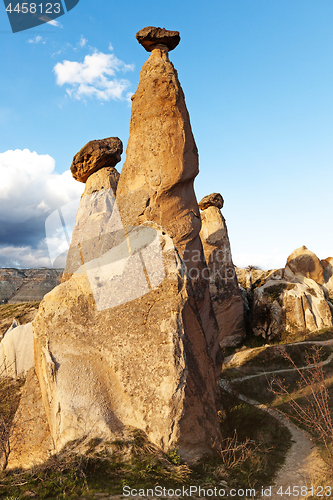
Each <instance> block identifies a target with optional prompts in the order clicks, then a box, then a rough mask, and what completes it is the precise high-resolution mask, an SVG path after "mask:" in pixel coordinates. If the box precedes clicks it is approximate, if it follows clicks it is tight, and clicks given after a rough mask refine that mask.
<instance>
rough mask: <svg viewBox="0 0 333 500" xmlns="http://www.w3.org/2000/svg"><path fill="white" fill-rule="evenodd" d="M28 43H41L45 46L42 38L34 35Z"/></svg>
mask: <svg viewBox="0 0 333 500" xmlns="http://www.w3.org/2000/svg"><path fill="white" fill-rule="evenodd" d="M28 43H43V44H45V43H46V41H45V40H44V38H43V37H42V36H39V35H36V36H35V37H34V38H30V40H28Z"/></svg>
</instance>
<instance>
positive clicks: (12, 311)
mask: <svg viewBox="0 0 333 500" xmlns="http://www.w3.org/2000/svg"><path fill="white" fill-rule="evenodd" d="M39 304H40V302H27V303H22V304H2V305H0V338H1V336H2V335H3V334H4V333H5V332H6V330H8V328H9V327H10V326H11V324H12V323H13V320H14V319H17V320H18V322H19V323H20V324H21V325H24V324H26V323H30V321H33V319H34V317H35V316H36V314H37V310H38V307H39Z"/></svg>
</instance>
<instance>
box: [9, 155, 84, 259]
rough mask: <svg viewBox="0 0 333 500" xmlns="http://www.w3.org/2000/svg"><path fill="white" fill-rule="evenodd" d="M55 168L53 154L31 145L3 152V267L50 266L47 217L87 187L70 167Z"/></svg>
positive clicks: (74, 198)
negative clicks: (65, 169)
mask: <svg viewBox="0 0 333 500" xmlns="http://www.w3.org/2000/svg"><path fill="white" fill-rule="evenodd" d="M54 168H55V161H54V159H53V158H52V157H51V156H49V155H39V154H37V153H36V152H31V151H29V150H28V149H24V150H19V149H16V150H15V151H12V150H9V151H6V152H5V153H0V178H1V184H0V266H1V267H4V266H5V267H8V266H9V267H15V265H16V266H19V267H41V266H50V258H49V254H48V250H47V245H46V242H45V241H44V239H45V230H44V228H45V220H46V219H47V217H48V216H49V214H50V213H51V212H53V211H54V210H56V209H57V208H59V207H63V206H64V205H67V204H69V203H71V202H73V201H74V200H78V199H79V198H80V196H81V194H82V192H83V189H84V184H83V183H81V182H77V181H75V180H74V179H73V177H72V175H71V173H70V171H66V172H64V173H63V174H58V173H57V172H55V171H54ZM10 263H11V264H10ZM15 263H16V264H15Z"/></svg>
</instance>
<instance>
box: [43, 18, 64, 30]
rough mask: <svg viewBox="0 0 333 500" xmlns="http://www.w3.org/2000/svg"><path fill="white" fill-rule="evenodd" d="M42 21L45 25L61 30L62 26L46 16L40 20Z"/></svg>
mask: <svg viewBox="0 0 333 500" xmlns="http://www.w3.org/2000/svg"><path fill="white" fill-rule="evenodd" d="M40 19H41V20H42V21H45V22H46V23H47V24H51V25H52V26H57V28H62V24H60V23H59V21H57V20H56V19H49V18H48V17H47V16H45V17H41V18H40Z"/></svg>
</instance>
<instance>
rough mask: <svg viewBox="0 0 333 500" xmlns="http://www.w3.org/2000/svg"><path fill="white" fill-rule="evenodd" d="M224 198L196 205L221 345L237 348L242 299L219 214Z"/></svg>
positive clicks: (213, 196)
mask: <svg viewBox="0 0 333 500" xmlns="http://www.w3.org/2000/svg"><path fill="white" fill-rule="evenodd" d="M223 203H224V201H223V198H222V196H221V195H220V194H219V193H212V194H210V195H208V196H205V197H204V198H203V199H202V200H201V201H200V203H199V208H200V209H201V222H202V228H201V231H200V237H201V241H202V244H203V248H204V252H205V257H206V262H207V265H208V269H209V276H210V294H211V297H212V301H213V308H214V312H215V316H216V319H217V322H218V325H219V341H220V345H221V346H223V347H225V346H232V345H237V344H238V343H239V342H240V341H241V340H242V339H243V338H244V337H245V333H246V332H245V323H244V308H243V299H242V295H241V291H240V288H239V286H238V280H237V276H236V272H235V267H234V264H233V261H232V256H231V248H230V242H229V237H228V230H227V225H226V221H225V219H224V217H223V215H222V213H221V210H220V209H221V208H222V207H223Z"/></svg>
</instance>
